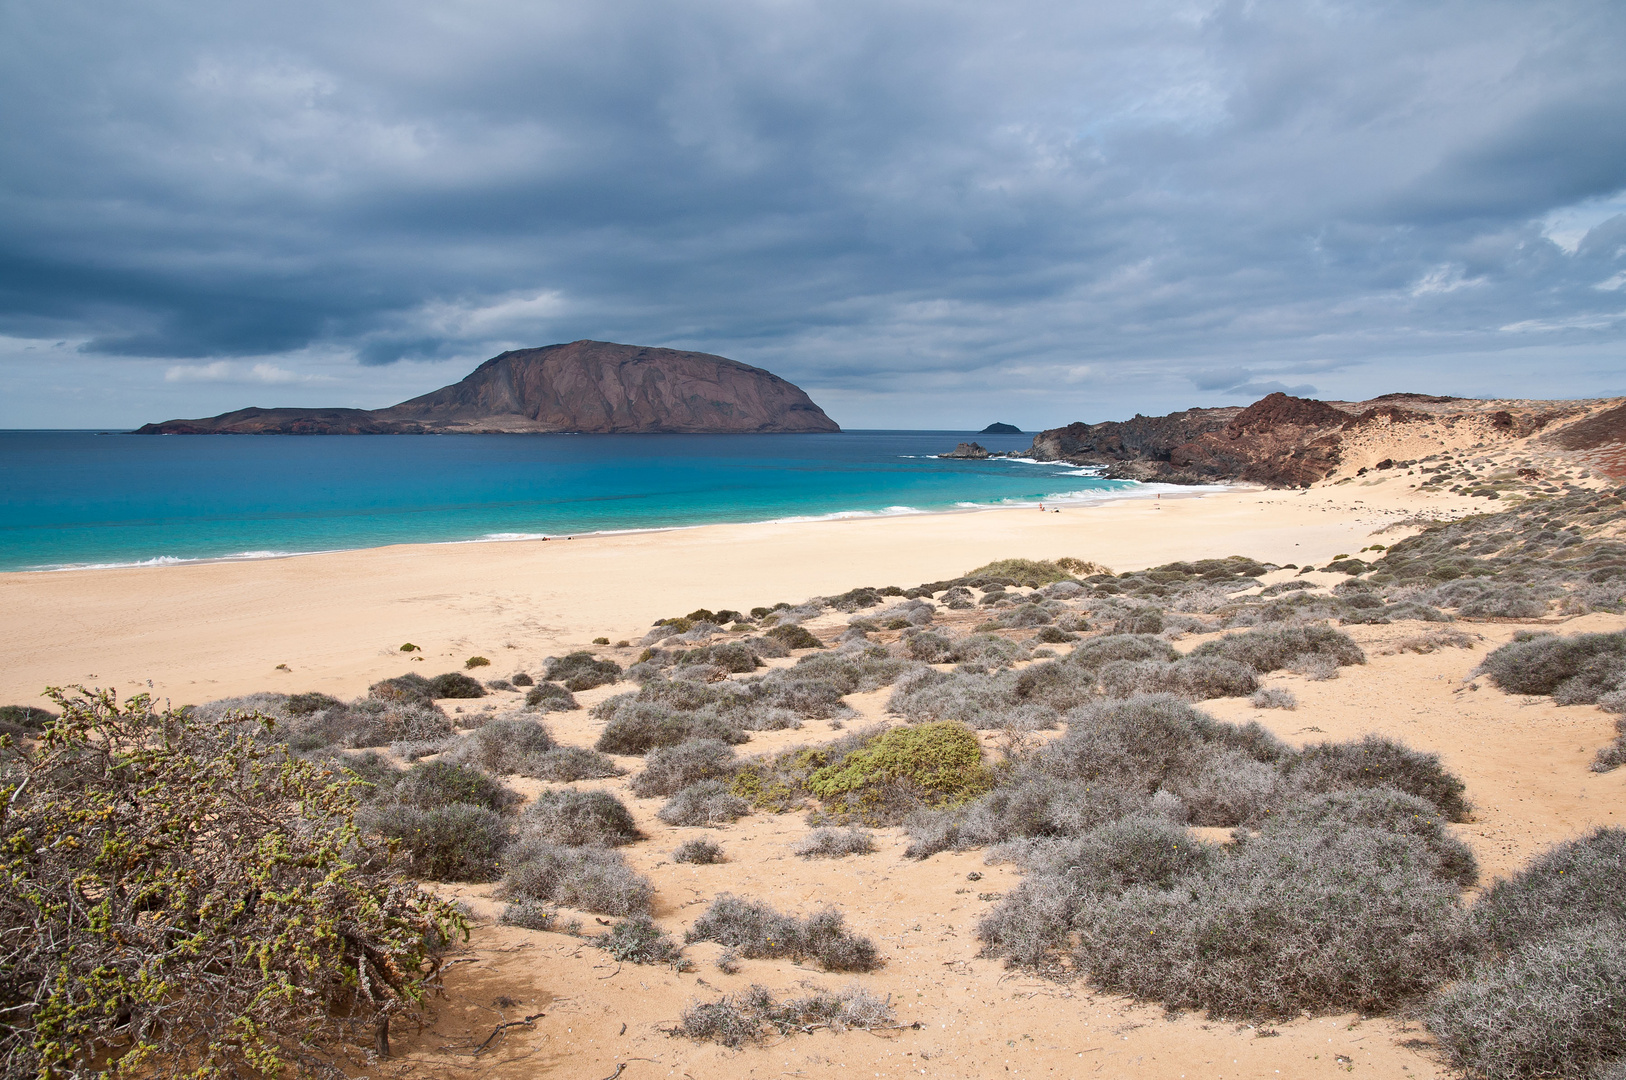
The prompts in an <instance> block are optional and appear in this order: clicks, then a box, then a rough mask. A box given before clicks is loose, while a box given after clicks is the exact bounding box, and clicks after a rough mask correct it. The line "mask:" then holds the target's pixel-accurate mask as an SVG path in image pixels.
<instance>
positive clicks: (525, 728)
mask: <svg viewBox="0 0 1626 1080" xmlns="http://www.w3.org/2000/svg"><path fill="white" fill-rule="evenodd" d="M553 747H554V742H553V736H552V735H551V734H549V732H548V729H547V728H545V727H543V726H542V725H541V724H539V723H537V722H536V721H535V720H492V721H489V722H487V723H486V724H484V725H483V726H481V727H479V728H476V729H475V730H474V731H471V732H469V733H468V734H467V735H464V736H463V737H462V738H461V739H459V740H458V742H457V745H455V746H453V747H452V748H451V749H450V750H447V751H446V752H445V754H444V755H443V756H442V760H443V761H454V762H462V763H466V764H469V765H473V766H474V767H475V768H479V769H484V770H485V771H486V772H489V773H492V774H494V775H496V776H507V775H509V774H511V773H524V774H526V775H531V774H532V773H531V761H532V759H533V758H535V757H536V756H537V755H539V754H544V753H546V752H547V751H549V750H552V749H553Z"/></svg>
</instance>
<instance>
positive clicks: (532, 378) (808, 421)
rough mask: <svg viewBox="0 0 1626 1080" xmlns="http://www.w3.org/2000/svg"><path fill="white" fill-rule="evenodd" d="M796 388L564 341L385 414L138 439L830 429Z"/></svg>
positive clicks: (741, 368) (244, 413)
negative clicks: (200, 436)
mask: <svg viewBox="0 0 1626 1080" xmlns="http://www.w3.org/2000/svg"><path fill="white" fill-rule="evenodd" d="M840 430H841V428H840V427H839V426H838V425H837V424H836V422H835V421H834V420H832V419H830V418H829V417H828V416H826V415H825V414H824V410H823V409H821V408H819V407H818V406H817V405H815V404H814V403H813V400H812V399H811V398H809V397H808V396H807V394H805V393H804V392H803V391H802V389H801V388H800V387H798V386H796V385H795V384H793V383H789V382H786V381H785V380H784V379H781V378H780V377H779V376H777V375H775V374H773V373H772V372H768V371H763V370H762V369H761V368H754V367H751V366H750V365H748V364H742V363H739V362H738V361H735V360H729V359H727V358H725V357H721V356H712V355H711V354H709V353H698V352H680V351H678V350H676V349H653V348H644V347H641V346H638V345H617V344H614V343H612V342H607V341H573V342H571V343H570V344H568V345H549V346H547V347H546V348H541V349H516V350H513V351H511V352H505V353H503V354H502V355H500V356H494V357H492V358H491V359H490V360H487V361H486V362H485V363H483V364H481V365H480V366H479V367H477V368H475V369H474V371H473V372H471V373H470V374H469V375H468V377H467V378H465V379H463V380H462V381H461V382H457V383H453V384H452V385H451V386H443V387H441V388H440V389H439V390H436V391H434V392H433V393H428V394H424V395H423V396H422V397H415V398H413V399H412V400H411V401H403V402H401V403H400V404H399V405H392V406H390V407H389V408H387V409H257V408H250V409H238V410H237V411H236V412H229V413H222V414H221V415H219V416H211V417H208V418H206V419H201V420H166V421H164V422H163V423H161V424H147V425H146V426H144V427H142V428H140V429H139V430H138V431H137V432H136V434H138V435H224V434H233V435H433V434H469V435H474V434H497V433H502V434H507V433H513V434H526V433H532V432H584V433H594V434H607V433H631V432H675V433H684V434H707V433H709V434H723V433H742V434H763V433H781V432H819V431H840Z"/></svg>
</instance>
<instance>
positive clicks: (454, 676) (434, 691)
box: [429, 671, 486, 698]
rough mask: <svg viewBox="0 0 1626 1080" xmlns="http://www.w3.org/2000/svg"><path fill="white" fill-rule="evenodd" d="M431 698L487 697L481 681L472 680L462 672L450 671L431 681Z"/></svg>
mask: <svg viewBox="0 0 1626 1080" xmlns="http://www.w3.org/2000/svg"><path fill="white" fill-rule="evenodd" d="M429 696H430V697H431V698H480V697H485V696H486V688H485V687H483V686H481V685H480V680H478V679H471V678H469V677H468V676H467V675H465V674H463V673H462V672H461V671H448V672H447V673H446V674H444V675H436V676H435V677H434V678H433V679H430V680H429Z"/></svg>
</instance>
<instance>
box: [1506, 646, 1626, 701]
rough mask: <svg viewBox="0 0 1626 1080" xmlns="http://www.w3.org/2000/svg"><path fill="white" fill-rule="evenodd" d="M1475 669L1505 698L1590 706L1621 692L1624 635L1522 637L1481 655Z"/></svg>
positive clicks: (1625, 679)
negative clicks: (1545, 699) (1538, 697)
mask: <svg viewBox="0 0 1626 1080" xmlns="http://www.w3.org/2000/svg"><path fill="white" fill-rule="evenodd" d="M1479 670H1481V671H1483V672H1484V673H1485V674H1486V675H1488V676H1490V679H1491V681H1492V682H1494V683H1495V684H1496V685H1497V686H1499V687H1501V688H1502V689H1503V690H1506V691H1507V692H1508V693H1510V694H1540V695H1551V696H1552V698H1553V700H1554V701H1556V702H1558V703H1559V704H1561V705H1580V704H1594V703H1596V702H1597V701H1598V699H1599V698H1600V697H1603V696H1605V695H1607V694H1609V693H1611V692H1612V691H1615V690H1621V689H1626V633H1615V634H1574V635H1572V636H1570V637H1559V636H1558V635H1556V634H1535V635H1530V636H1525V637H1523V638H1522V640H1521V639H1515V640H1514V641H1512V642H1510V643H1508V644H1506V645H1503V646H1502V647H1501V648H1499V649H1497V650H1496V651H1494V652H1492V653H1491V654H1490V655H1489V656H1487V657H1485V659H1484V662H1483V663H1481V664H1480V667H1479Z"/></svg>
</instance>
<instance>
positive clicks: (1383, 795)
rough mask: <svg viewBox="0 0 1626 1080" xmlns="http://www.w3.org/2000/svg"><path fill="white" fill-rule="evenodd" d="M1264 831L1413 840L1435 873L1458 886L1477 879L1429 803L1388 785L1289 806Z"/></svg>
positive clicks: (1469, 855) (1475, 868) (1470, 857)
mask: <svg viewBox="0 0 1626 1080" xmlns="http://www.w3.org/2000/svg"><path fill="white" fill-rule="evenodd" d="M1262 828H1263V831H1264V832H1265V833H1270V834H1275V833H1289V832H1302V831H1306V830H1316V829H1320V830H1323V831H1331V832H1336V831H1338V830H1341V829H1349V828H1354V829H1377V830H1381V831H1386V832H1391V833H1397V834H1401V835H1404V836H1413V837H1416V838H1417V839H1418V840H1420V841H1422V843H1423V846H1424V847H1426V848H1427V849H1428V850H1429V852H1430V853H1432V854H1433V855H1434V857H1435V858H1436V859H1437V860H1438V862H1439V869H1438V873H1439V875H1440V876H1441V877H1443V878H1444V879H1445V880H1447V881H1452V882H1455V883H1456V884H1458V885H1472V884H1474V883H1475V882H1477V881H1478V880H1479V864H1478V863H1477V862H1476V861H1475V859H1474V854H1473V852H1472V851H1470V850H1469V849H1468V845H1466V844H1464V843H1463V842H1462V841H1461V840H1458V839H1457V838H1456V837H1455V836H1453V835H1452V834H1451V830H1450V829H1448V828H1446V824H1445V818H1443V817H1442V816H1441V815H1440V812H1439V810H1438V809H1437V808H1436V807H1435V806H1434V804H1433V803H1430V802H1427V801H1426V800H1423V799H1419V798H1418V797H1417V796H1415V795H1408V794H1406V793H1405V792H1403V791H1400V790H1397V789H1395V788H1390V787H1376V788H1358V789H1356V790H1353V791H1335V792H1332V793H1330V794H1327V795H1314V796H1310V797H1308V798H1301V799H1299V800H1296V801H1294V802H1291V803H1288V804H1286V805H1285V806H1283V807H1282V808H1281V809H1280V810H1278V811H1277V812H1276V813H1275V814H1272V815H1271V816H1270V817H1269V818H1268V819H1267V820H1266V821H1265V822H1264V824H1263V826H1262Z"/></svg>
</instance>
